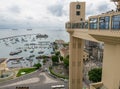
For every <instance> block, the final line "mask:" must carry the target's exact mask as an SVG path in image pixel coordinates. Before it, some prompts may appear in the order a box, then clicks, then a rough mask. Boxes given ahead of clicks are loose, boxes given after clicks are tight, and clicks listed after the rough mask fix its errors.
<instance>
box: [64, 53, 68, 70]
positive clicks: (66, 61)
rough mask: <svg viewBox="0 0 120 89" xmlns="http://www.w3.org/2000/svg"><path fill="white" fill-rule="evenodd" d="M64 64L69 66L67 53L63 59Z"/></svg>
mask: <svg viewBox="0 0 120 89" xmlns="http://www.w3.org/2000/svg"><path fill="white" fill-rule="evenodd" d="M63 62H64V65H65V67H66V68H68V67H69V55H67V56H66V57H65V58H64V59H63Z"/></svg>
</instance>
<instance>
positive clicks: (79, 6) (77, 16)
mask: <svg viewBox="0 0 120 89" xmlns="http://www.w3.org/2000/svg"><path fill="white" fill-rule="evenodd" d="M81 21H85V2H71V3H70V22H81Z"/></svg>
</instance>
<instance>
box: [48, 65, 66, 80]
mask: <svg viewBox="0 0 120 89" xmlns="http://www.w3.org/2000/svg"><path fill="white" fill-rule="evenodd" d="M49 70H50V73H51V74H53V75H55V76H57V77H59V78H63V79H68V76H64V75H61V74H57V73H55V72H54V71H53V70H52V67H49Z"/></svg>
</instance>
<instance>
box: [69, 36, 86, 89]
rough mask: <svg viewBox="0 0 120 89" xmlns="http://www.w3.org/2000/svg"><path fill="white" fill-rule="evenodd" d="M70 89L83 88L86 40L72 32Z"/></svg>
mask: <svg viewBox="0 0 120 89" xmlns="http://www.w3.org/2000/svg"><path fill="white" fill-rule="evenodd" d="M69 47H70V58H69V89H82V84H83V83H82V79H83V74H82V71H83V50H84V40H82V39H79V38H75V37H73V36H72V34H70V44H69Z"/></svg>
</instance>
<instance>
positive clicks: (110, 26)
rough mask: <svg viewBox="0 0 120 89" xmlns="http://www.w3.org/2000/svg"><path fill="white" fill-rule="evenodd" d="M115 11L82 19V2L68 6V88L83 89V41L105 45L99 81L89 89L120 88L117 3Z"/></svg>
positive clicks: (119, 13)
mask: <svg viewBox="0 0 120 89" xmlns="http://www.w3.org/2000/svg"><path fill="white" fill-rule="evenodd" d="M112 1H114V2H116V3H117V10H116V11H113V10H111V11H108V12H106V13H102V14H100V15H96V16H90V17H89V19H88V20H85V2H72V3H71V4H70V21H69V22H67V23H66V29H67V32H68V33H69V34H70V44H69V49H70V51H69V52H70V53H69V55H70V58H69V61H70V63H69V89H82V88H83V83H82V82H83V51H84V47H85V40H89V41H94V42H98V43H100V42H102V43H104V53H103V66H102V68H103V69H102V80H101V82H99V83H92V84H90V89H120V70H119V69H118V68H119V67H120V0H112Z"/></svg>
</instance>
